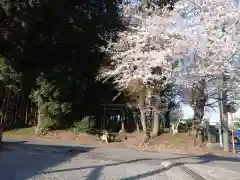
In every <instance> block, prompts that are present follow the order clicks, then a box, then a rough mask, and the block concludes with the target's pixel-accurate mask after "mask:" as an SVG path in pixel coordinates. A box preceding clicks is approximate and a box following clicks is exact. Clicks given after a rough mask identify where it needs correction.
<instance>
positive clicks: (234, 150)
mask: <svg viewBox="0 0 240 180" xmlns="http://www.w3.org/2000/svg"><path fill="white" fill-rule="evenodd" d="M230 115H231V117H230V119H231V124H232V151H233V154H234V155H236V149H235V141H234V122H233V113H232V110H231V111H230Z"/></svg>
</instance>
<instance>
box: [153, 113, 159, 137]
mask: <svg viewBox="0 0 240 180" xmlns="http://www.w3.org/2000/svg"><path fill="white" fill-rule="evenodd" d="M159 121H160V119H159V112H158V110H156V109H155V111H154V115H153V131H152V135H153V136H158V135H159V133H160V122H159Z"/></svg>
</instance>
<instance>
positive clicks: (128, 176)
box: [0, 141, 240, 180]
mask: <svg viewBox="0 0 240 180" xmlns="http://www.w3.org/2000/svg"><path fill="white" fill-rule="evenodd" d="M238 164H239V161H238V160H236V159H235V160H229V159H211V158H208V159H205V160H204V161H203V160H202V159H201V158H197V157H195V158H193V157H187V156H185V155H179V154H169V153H168V154H166V153H153V152H143V151H137V150H134V149H121V148H94V147H87V146H85V147H80V146H71V145H68V146H63V145H51V144H46V143H44V142H40V141H38V142H36V141H34V142H30V141H28V142H17V141H16V142H12V143H7V145H5V149H4V150H3V151H0V167H1V168H0V175H1V177H0V179H1V180H45V179H46V180H78V179H79V180H118V179H119V180H135V179H142V180H152V179H154V180H155V179H156V180H161V179H162V180H168V179H169V180H196V179H197V180H204V179H207V180H214V179H222V180H225V179H226V180H231V179H233V180H234V179H240V176H239V175H238V174H237V173H236V172H237V171H235V169H234V168H236V167H238V166H237V165H238ZM225 167H226V168H225ZM189 169H190V170H189ZM193 171H194V172H195V173H194V172H193ZM191 173H192V174H191ZM196 174H197V175H196ZM199 177H200V179H199ZM201 178H202V179H201Z"/></svg>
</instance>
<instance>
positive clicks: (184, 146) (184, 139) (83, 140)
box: [11, 130, 233, 156]
mask: <svg viewBox="0 0 240 180" xmlns="http://www.w3.org/2000/svg"><path fill="white" fill-rule="evenodd" d="M11 136H19V135H18V134H16V135H14V134H11ZM21 136H23V135H21ZM24 137H29V138H32V137H33V134H30V135H27V134H25V135H24ZM37 139H42V140H47V141H48V142H53V144H54V143H56V142H57V143H67V144H91V145H96V146H100V147H102V146H103V147H119V148H120V147H121V148H124V147H133V148H138V149H141V150H146V151H158V152H172V153H183V154H191V155H210V154H211V155H217V156H219V155H222V156H224V155H225V156H231V155H233V154H232V153H231V152H224V151H221V150H215V149H212V148H209V147H208V146H207V144H205V146H203V147H200V141H199V140H197V141H196V142H195V143H194V135H192V136H189V135H188V134H187V133H179V134H176V135H172V134H170V133H164V134H161V135H160V136H157V137H155V138H153V139H150V141H149V142H148V143H145V144H143V143H142V142H143V141H142V140H143V133H141V132H134V133H120V134H119V135H118V136H117V137H116V141H114V142H110V143H109V144H106V143H104V142H101V141H99V140H98V138H97V136H95V135H89V134H85V133H77V134H74V133H73V132H70V131H66V130H63V131H60V130H59V131H52V132H50V133H48V134H47V135H45V136H43V137H37Z"/></svg>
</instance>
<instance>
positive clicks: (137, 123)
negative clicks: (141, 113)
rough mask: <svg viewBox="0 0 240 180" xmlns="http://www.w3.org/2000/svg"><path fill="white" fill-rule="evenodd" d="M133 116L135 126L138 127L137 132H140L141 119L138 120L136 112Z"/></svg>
mask: <svg viewBox="0 0 240 180" xmlns="http://www.w3.org/2000/svg"><path fill="white" fill-rule="evenodd" d="M133 116H134V122H135V125H136V130H137V132H140V131H141V129H140V124H139V119H138V115H137V113H136V112H134V113H133Z"/></svg>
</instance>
